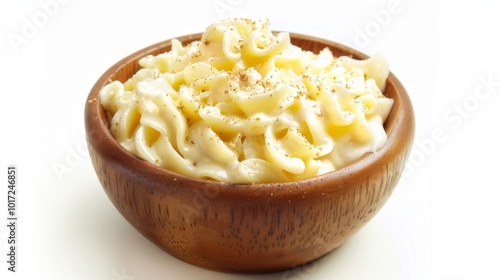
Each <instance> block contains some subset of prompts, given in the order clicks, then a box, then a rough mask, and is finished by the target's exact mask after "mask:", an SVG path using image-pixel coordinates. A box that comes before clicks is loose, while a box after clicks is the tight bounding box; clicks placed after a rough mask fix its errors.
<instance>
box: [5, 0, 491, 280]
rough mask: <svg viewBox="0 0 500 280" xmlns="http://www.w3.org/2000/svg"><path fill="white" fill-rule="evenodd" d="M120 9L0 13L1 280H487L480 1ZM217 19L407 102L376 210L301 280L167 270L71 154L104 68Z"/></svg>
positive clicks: (221, 0) (161, 256) (135, 4)
mask: <svg viewBox="0 0 500 280" xmlns="http://www.w3.org/2000/svg"><path fill="white" fill-rule="evenodd" d="M124 2H125V1H118V0H113V1H79V0H65V1H62V0H60V1H58V2H56V0H40V1H2V2H1V4H0V28H1V30H2V32H1V34H2V37H1V38H0V58H1V60H0V63H1V64H0V65H1V66H0V67H1V75H0V82H1V83H0V89H1V90H0V95H1V96H2V98H1V101H0V106H1V108H0V114H1V117H0V120H1V123H2V125H1V127H2V132H1V133H0V143H1V144H0V149H1V150H0V151H1V153H0V161H1V164H0V169H3V170H4V171H0V174H3V175H1V176H3V177H4V179H1V180H0V181H2V182H3V183H2V184H1V186H2V188H1V191H0V218H1V221H2V222H1V225H2V226H0V255H1V256H0V260H1V261H0V271H1V272H0V273H1V274H0V275H1V276H0V279H9V280H10V279H51V280H57V279H82V280H83V279H85V280H86V279H93V280H101V279H103V280H110V279H115V280H127V279H129V280H130V279H137V280H139V279H146V280H149V279H151V280H156V279H204V280H211V279H218V280H220V279H266V280H275V279H342V280H351V279H384V280H390V279H438V280H465V279H500V271H499V268H498V266H499V264H500V253H499V252H500V238H499V237H500V229H499V228H500V227H499V224H500V218H499V214H500V203H499V198H500V190H499V189H500V184H499V180H498V174H499V173H500V170H499V167H500V164H499V163H498V158H499V156H500V148H499V147H500V146H499V144H498V143H500V133H499V127H500V126H499V124H498V112H497V111H498V108H499V105H500V96H499V95H500V66H499V65H500V59H499V52H500V44H499V40H498V34H499V33H498V26H500V20H499V18H500V17H499V16H498V9H497V7H496V5H494V4H490V3H494V1H490V2H488V1H470V0H469V1H462V2H460V3H457V2H458V1H428V0H378V1H360V0H353V1H316V0H308V1H299V0H290V1H270V0H266V1H264V0H259V1H250V0H207V1H194V0H182V1H159V0H158V1H157V0H144V1H128V2H126V3H124ZM43 3H52V4H50V5H48V6H47V5H44V4H43ZM44 7H45V8H44ZM47 7H48V8H47ZM225 17H250V18H269V19H270V20H271V25H272V27H273V29H276V30H287V31H293V32H297V33H306V34H310V35H316V36H320V37H323V38H326V39H330V40H334V41H339V42H341V43H345V44H347V45H350V46H352V47H355V48H357V49H359V50H361V51H363V52H365V53H367V54H369V55H370V54H373V53H375V52H381V53H382V54H384V55H385V56H386V57H387V59H388V61H389V63H390V66H391V70H392V71H393V72H394V73H395V74H396V76H397V77H398V78H399V79H400V80H401V81H402V83H403V84H404V85H405V87H406V89H407V91H408V92H409V94H410V96H411V99H412V101H413V105H414V109H415V115H416V120H417V131H416V138H415V145H414V149H413V152H412V155H411V157H410V161H409V162H408V166H407V169H406V172H405V176H404V178H403V179H402V181H401V182H400V183H399V185H398V187H397V188H396V190H395V192H394V193H393V195H392V196H391V198H390V200H389V201H388V203H387V204H386V205H385V207H384V208H383V209H382V210H381V211H380V212H379V214H378V215H377V216H376V217H375V218H374V219H373V220H372V221H371V222H370V223H369V224H368V225H366V226H365V227H364V228H363V229H362V230H361V231H360V232H359V233H357V234H356V235H355V236H353V237H352V238H351V239H350V240H349V241H348V242H347V243H346V244H345V245H343V246H341V247H340V248H339V249H337V250H335V251H334V252H332V253H331V254H329V255H327V256H326V257H324V258H322V259H321V260H320V261H318V262H315V263H313V264H311V265H309V266H306V267H304V268H299V269H295V270H292V271H288V272H279V273H274V274H266V275H235V274H224V273H219V272H213V271H208V270H205V269H201V268H197V267H194V266H191V265H189V264H186V263H184V262H182V261H179V260H177V259H175V258H173V257H171V256H170V255H168V254H166V253H164V252H163V251H161V250H160V249H158V248H157V247H155V246H154V245H152V244H151V243H150V242H149V241H147V240H146V239H145V238H143V237H142V236H141V235H140V234H138V233H137V232H136V231H135V230H134V229H133V228H132V227H131V226H130V225H129V224H128V223H127V222H126V221H125V220H124V219H123V218H122V217H121V216H120V215H119V213H118V212H117V211H116V210H115V209H114V207H113V206H112V205H111V203H110V202H109V200H108V198H107V197H106V195H105V194H104V192H103V190H102V188H101V186H100V184H99V182H98V180H97V177H96V175H95V173H94V170H93V168H92V165H91V163H90V160H89V157H88V154H87V152H86V146H85V145H86V143H85V134H84V127H83V109H84V105H85V99H86V96H87V94H88V92H89V90H90V89H91V87H92V86H93V84H94V82H95V81H96V80H97V78H98V77H99V76H100V75H101V74H102V73H103V72H104V71H105V70H106V69H107V68H108V67H110V66H111V65H112V64H114V63H115V62H116V61H118V60H119V59H121V58H122V57H124V56H126V55H128V54H130V53H132V52H134V51H136V50H138V49H140V48H143V47H145V46H148V45H150V44H153V43H156V42H158V41H163V40H166V39H169V38H172V37H175V36H180V35H183V34H188V33H195V32H202V31H203V30H204V28H205V27H206V26H207V25H208V24H210V23H213V22H215V21H217V20H219V19H221V18H225ZM31 25H32V26H31ZM9 164H15V165H16V166H17V168H18V179H19V180H18V187H17V188H18V189H17V209H16V210H17V216H18V218H19V220H18V231H17V235H16V237H17V242H18V251H17V264H16V269H17V272H16V273H11V272H8V271H7V266H8V264H7V262H6V261H7V256H6V255H7V253H8V252H7V240H8V239H7V238H8V236H9V235H10V233H9V231H8V228H7V227H6V224H7V220H6V218H7V203H6V202H7V188H6V185H7V178H6V177H7V175H6V173H7V172H6V170H7V166H8V165H9ZM4 224H5V225H4Z"/></svg>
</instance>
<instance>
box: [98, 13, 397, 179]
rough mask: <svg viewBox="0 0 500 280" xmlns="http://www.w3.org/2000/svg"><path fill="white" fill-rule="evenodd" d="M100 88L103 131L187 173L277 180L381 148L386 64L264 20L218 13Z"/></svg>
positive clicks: (327, 168)
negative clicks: (339, 51)
mask: <svg viewBox="0 0 500 280" xmlns="http://www.w3.org/2000/svg"><path fill="white" fill-rule="evenodd" d="M139 64H140V66H141V69H140V70H139V71H138V72H137V73H136V74H135V75H134V76H133V77H131V78H130V79H129V80H127V81H126V82H124V83H121V82H119V81H113V82H111V83H109V84H107V85H106V86H105V87H104V88H103V89H102V90H101V92H100V99H101V102H102V105H103V106H104V108H105V110H106V111H107V112H108V113H109V115H110V117H111V124H110V130H111V133H112V134H113V136H114V137H115V138H116V140H117V141H118V142H119V143H120V144H121V145H122V146H123V147H125V148H126V149H127V150H129V151H130V152H132V153H133V154H135V155H137V156H138V157H140V158H143V159H144V160H147V161H149V162H152V163H154V164H156V165H159V166H161V167H164V168H167V169H170V170H172V171H174V172H177V173H180V174H184V175H188V176H191V177H195V178H201V179H209V180H218V181H223V182H233V183H263V182H286V181H294V180H300V179H304V178H310V177H314V176H317V175H319V174H323V173H325V172H329V171H332V170H335V169H338V168H341V167H343V166H346V165H348V164H350V163H352V162H353V161H355V160H357V159H359V158H360V157H361V156H362V155H364V154H365V153H368V152H375V151H377V150H379V149H380V148H381V147H382V146H383V145H384V144H385V142H386V141H387V135H386V133H385V131H384V127H383V123H384V121H385V119H386V118H387V116H388V114H389V112H390V110H391V107H392V104H393V100H392V99H390V98H387V97H385V96H384V95H383V94H382V92H383V91H384V88H385V81H386V79H387V76H388V74H389V68H388V65H387V62H386V60H385V59H384V58H383V57H382V56H380V55H375V56H373V57H371V58H369V59H367V60H362V61H361V60H355V59H352V58H349V57H334V55H333V54H332V52H331V51H330V50H329V49H328V48H325V49H323V50H322V51H321V52H319V53H317V54H315V53H312V52H309V51H304V50H302V49H300V48H299V47H297V46H294V45H292V44H291V42H290V36H289V34H288V33H286V32H281V33H278V34H273V33H272V32H271V30H270V28H269V21H268V20H261V21H251V20H248V19H232V20H224V21H221V22H218V23H215V24H212V25H210V26H209V27H208V28H207V29H206V31H205V32H204V33H203V35H202V38H201V40H199V41H195V42H192V43H190V44H188V45H182V44H181V43H180V42H179V41H178V40H177V39H173V40H172V49H171V50H170V51H169V52H166V53H163V54H160V55H157V56H152V55H149V56H146V57H144V58H142V59H141V60H140V61H139Z"/></svg>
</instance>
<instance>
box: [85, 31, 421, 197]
mask: <svg viewBox="0 0 500 280" xmlns="http://www.w3.org/2000/svg"><path fill="white" fill-rule="evenodd" d="M274 32H278V31H274ZM280 32H281V31H280ZM285 32H288V33H289V34H290V37H291V39H292V41H293V40H306V41H314V42H316V43H320V44H323V45H325V46H328V47H330V49H331V48H334V49H338V50H341V51H343V52H345V53H348V54H350V56H352V57H354V58H357V59H366V58H369V56H368V55H366V54H364V53H362V52H360V51H358V50H356V49H353V48H351V47H349V46H346V45H344V44H341V43H338V42H334V41H330V40H327V39H323V38H319V37H314V36H309V35H303V34H299V33H294V32H289V31H285ZM202 34H203V33H193V34H189V35H184V36H178V37H173V38H170V39H167V40H164V41H161V42H158V43H155V44H152V45H149V46H147V47H144V48H142V49H140V50H138V51H136V52H134V53H132V54H130V55H128V56H126V57H125V58H123V59H121V60H119V61H118V62H116V63H115V64H113V65H112V66H111V67H110V68H109V69H108V70H106V71H105V72H104V73H103V74H102V75H101V76H100V77H99V79H98V80H97V81H96V82H95V84H94V85H93V87H92V89H91V90H90V93H89V95H88V97H87V99H86V105H85V111H84V114H85V130H86V136H87V142H88V144H89V146H90V145H91V146H92V148H93V149H96V150H98V152H99V153H101V155H103V156H104V157H106V159H107V160H110V161H111V162H114V163H117V164H119V165H120V166H121V167H122V168H125V169H127V170H130V171H131V172H132V173H133V174H132V175H134V176H137V178H143V179H144V178H147V180H148V181H150V182H151V183H154V184H153V185H154V186H156V187H158V188H160V189H161V188H165V187H166V184H165V183H166V182H168V181H178V182H179V183H182V182H192V183H193V184H191V185H190V187H191V186H192V187H195V188H196V187H198V188H200V190H203V189H206V188H215V189H216V190H217V192H221V191H224V192H236V193H238V190H240V189H245V192H241V194H242V195H245V197H248V196H251V195H252V193H253V194H256V195H260V194H261V193H262V192H263V191H264V192H269V191H270V190H272V191H273V192H274V195H279V194H280V192H281V193H282V194H287V193H288V191H287V190H289V189H290V188H291V189H295V188H296V187H299V186H300V187H301V191H302V192H306V191H308V189H310V188H314V189H316V187H317V186H316V185H317V184H316V183H317V182H321V181H325V182H338V184H336V185H332V184H327V185H328V186H329V187H330V188H332V189H329V191H330V192H331V191H342V190H344V189H346V188H349V185H348V184H344V183H343V182H349V180H351V179H352V178H351V177H353V174H356V173H358V172H362V171H363V170H366V169H373V168H380V166H381V165H384V160H385V159H386V157H391V156H392V157H396V156H397V155H398V152H399V149H398V148H399V147H400V146H405V145H412V142H413V137H414V130H415V120H414V112H413V107H412V104H411V100H410V97H409V96H408V93H407V92H406V90H405V88H404V87H403V85H402V84H401V82H400V81H399V79H398V78H397V77H396V76H395V75H394V74H393V73H392V71H391V72H390V73H389V76H388V78H387V85H386V90H387V88H389V86H392V87H393V88H394V96H391V98H392V99H394V101H395V102H394V105H393V107H392V110H391V112H390V114H389V117H388V119H387V120H386V122H385V123H384V129H385V130H386V133H387V142H386V143H385V144H384V146H383V147H382V148H381V149H379V150H378V151H376V152H369V153H366V154H365V155H363V156H362V157H361V158H359V159H357V160H356V161H354V162H352V163H350V164H348V165H346V166H344V167H342V168H339V169H336V170H333V171H330V172H327V173H324V174H321V175H318V176H315V177H311V178H306V179H301V180H297V181H290V182H276V183H232V182H220V181H213V180H206V179H199V178H194V177H190V176H187V175H183V174H179V173H176V172H174V171H171V170H168V169H166V168H163V167H160V166H157V165H155V164H153V163H150V162H148V161H146V160H144V159H141V158H139V157H137V156H136V155H134V154H132V153H131V152H129V151H128V150H126V149H125V148H124V147H123V146H121V145H120V144H119V143H118V142H117V141H116V140H115V138H114V137H113V136H112V134H111V132H110V130H109V124H108V123H107V119H106V113H105V111H104V109H103V107H102V105H101V102H100V99H99V91H100V89H101V88H102V87H103V86H104V85H106V84H107V83H109V81H110V79H111V77H113V76H114V75H116V74H117V73H118V72H120V71H122V70H123V68H124V67H125V65H126V64H127V63H130V62H131V61H134V60H135V61H137V60H138V59H139V58H141V57H144V56H145V55H147V54H153V55H157V54H159V53H163V52H165V51H166V50H165V49H166V48H167V49H168V48H170V46H171V41H172V39H177V40H179V41H180V42H182V44H183V45H185V44H186V43H188V42H191V41H194V40H199V39H200V38H201V35H202ZM332 51H333V52H335V50H332ZM334 55H335V53H334ZM335 56H336V57H337V55H335ZM136 67H137V66H136ZM135 72H136V71H134V73H135ZM132 74H133V73H132ZM129 76H130V75H129ZM122 82H123V81H122ZM384 95H385V91H384ZM389 120H390V123H389ZM386 127H388V128H386ZM96 133H102V135H96ZM400 140H406V141H402V142H404V143H401V141H400ZM89 148H90V147H89ZM407 150H408V151H407V153H409V151H410V149H407ZM407 156H408V155H406V156H405V158H407ZM152 187H153V186H152ZM249 189H250V190H254V191H252V192H249ZM275 197H276V196H275Z"/></svg>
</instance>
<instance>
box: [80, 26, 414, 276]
mask: <svg viewBox="0 0 500 280" xmlns="http://www.w3.org/2000/svg"><path fill="white" fill-rule="evenodd" d="M290 36H291V38H292V43H293V44H295V45H298V46H300V47H301V48H302V49H305V50H311V51H313V52H318V51H320V50H321V49H323V48H324V47H329V48H330V49H331V50H332V51H333V53H334V55H335V56H341V55H349V56H352V57H354V58H358V59H365V58H367V56H366V55H364V54H362V53H360V52H358V51H356V50H353V49H351V48H349V47H346V46H343V45H341V44H338V43H334V42H330V41H326V40H322V39H318V38H313V37H309V36H303V35H298V34H290ZM200 38H201V34H193V35H188V36H184V37H180V38H178V39H179V40H180V41H181V42H182V43H184V44H186V43H189V42H191V41H193V40H199V39H200ZM170 47H171V44H170V40H168V41H164V42H160V43H158V44H155V45H152V46H149V47H147V48H144V49H142V50H140V51H138V52H136V53H134V54H132V55H130V56H128V57H126V58H124V59H122V60H121V61H119V62H118V63H116V64H115V65H114V66H112V67H111V68H110V69H109V70H108V71H106V72H105V73H104V74H103V75H102V76H101V77H100V78H99V80H98V81H97V82H96V84H95V85H94V87H93V88H92V90H91V91H90V94H89V96H88V99H87V103H86V108H85V129H86V133H87V142H88V148H89V152H90V156H91V159H92V163H93V165H94V168H95V171H96V173H97V176H98V177H99V180H100V182H101V184H102V186H103V188H104V190H105V192H106V194H107V195H108V197H109V199H110V200H111V202H112V203H113V204H114V205H115V207H116V208H117V209H118V211H119V212H120V213H121V214H122V215H123V217H125V219H127V221H129V222H130V224H131V225H132V226H134V227H135V228H136V229H137V230H138V231H139V232H140V233H142V234H143V235H144V236H145V237H147V238H148V239H149V240H151V241H152V242H154V243H156V244H157V245H158V246H160V247H161V248H163V249H164V250H165V251H167V252H168V253H170V254H171V255H173V256H175V257H177V258H179V259H181V260H184V261H186V262H188V263H191V264H194V265H197V266H200V267H204V268H208V269H212V270H218V271H227V272H244V273H262V272H272V271H278V270H284V269H288V268H292V267H295V266H298V265H301V264H304V263H307V262H310V261H313V260H315V259H317V258H320V257H321V256H323V255H325V254H327V253H328V252H330V251H332V250H333V249H335V248H336V247H338V246H339V245H341V244H342V243H344V242H345V241H346V240H347V239H348V238H349V237H350V236H352V235H353V234H354V233H356V232H357V231H358V230H359V229H360V228H361V227H362V226H363V225H365V224H366V223H367V222H368V221H369V220H370V219H371V218H372V217H373V216H374V215H375V214H376V213H377V212H378V211H379V210H380V208H381V207H382V206H383V205H384V203H385V202H386V201H387V199H388V198H389V196H390V195H391V193H392V191H393V189H394V187H395V186H396V184H397V182H398V180H399V177H400V176H401V174H402V171H403V167H404V164H405V161H406V159H407V157H408V154H409V152H410V149H411V145H412V142H413V135H414V126H415V124H414V115H413V109H412V105H411V102H410V99H409V97H408V95H407V93H406V91H405V89H404V88H403V86H402V85H401V83H400V82H399V80H398V79H397V78H396V77H395V76H394V75H393V74H392V73H391V74H390V75H389V77H388V80H387V86H386V90H385V93H384V94H385V95H386V96H388V97H390V98H392V99H394V101H395V102H394V106H393V108H392V111H391V113H390V115H389V118H388V119H387V121H386V124H385V129H386V131H387V134H388V141H387V143H386V145H385V146H384V147H383V148H382V149H381V150H380V151H378V152H376V153H370V154H366V155H365V156H364V157H363V158H361V159H359V160H358V161H356V162H355V163H353V164H351V165H349V166H346V167H344V168H342V169H339V170H336V171H333V172H330V173H327V174H324V175H321V176H317V177H315V178H311V179H307V180H302V181H296V182H290V183H272V184H231V183H220V182H213V181H207V180H199V179H193V178H190V177H186V176H183V175H179V174H176V173H174V172H171V171H169V170H165V169H162V168H160V167H157V166H155V165H153V164H151V163H149V162H147V161H145V160H142V159H140V158H138V157H136V156H134V155H133V154H132V153H130V152H128V151H127V150H125V149H124V148H123V147H122V146H120V145H119V144H118V143H117V142H116V141H115V139H114V138H113V136H112V135H111V133H110V131H109V129H108V128H109V123H108V121H107V120H106V115H105V112H104V110H103V108H102V106H101V103H100V100H99V90H100V89H101V88H102V87H103V86H104V85H105V84H107V83H108V81H109V80H120V81H122V82H124V81H125V80H127V79H128V78H129V77H131V76H132V75H133V74H134V73H135V72H136V71H137V70H138V69H139V65H138V63H137V62H138V60H139V59H140V58H141V57H144V56H145V55H148V54H153V55H157V54H160V53H163V52H165V51H169V50H170ZM373 242H377V241H376V240H373Z"/></svg>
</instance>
